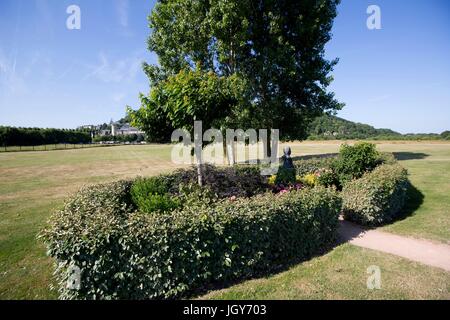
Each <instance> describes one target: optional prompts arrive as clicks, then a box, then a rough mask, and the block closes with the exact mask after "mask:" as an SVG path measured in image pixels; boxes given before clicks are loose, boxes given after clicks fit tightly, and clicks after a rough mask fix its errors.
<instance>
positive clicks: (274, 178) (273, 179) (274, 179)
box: [267, 175, 277, 186]
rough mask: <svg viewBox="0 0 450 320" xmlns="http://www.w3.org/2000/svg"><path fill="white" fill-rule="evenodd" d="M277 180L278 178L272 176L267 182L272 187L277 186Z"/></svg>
mask: <svg viewBox="0 0 450 320" xmlns="http://www.w3.org/2000/svg"><path fill="white" fill-rule="evenodd" d="M276 180H277V176H276V175H273V176H270V178H269V180H267V183H268V184H270V185H271V186H273V185H275V181H276Z"/></svg>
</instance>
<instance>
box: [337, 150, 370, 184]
mask: <svg viewBox="0 0 450 320" xmlns="http://www.w3.org/2000/svg"><path fill="white" fill-rule="evenodd" d="M378 164H379V154H378V152H377V150H376V146H375V145H374V144H373V143H368V142H358V143H356V144H355V145H353V146H350V145H347V144H343V145H342V146H341V149H340V151H339V156H338V157H337V158H336V159H335V160H334V161H333V163H332V169H333V171H334V172H335V173H336V174H337V177H338V179H339V182H340V185H341V186H344V185H345V183H347V182H348V181H350V180H352V179H354V178H360V177H361V176H362V175H363V174H364V173H365V172H367V171H371V170H373V169H374V168H375V167H376V166H377V165H378Z"/></svg>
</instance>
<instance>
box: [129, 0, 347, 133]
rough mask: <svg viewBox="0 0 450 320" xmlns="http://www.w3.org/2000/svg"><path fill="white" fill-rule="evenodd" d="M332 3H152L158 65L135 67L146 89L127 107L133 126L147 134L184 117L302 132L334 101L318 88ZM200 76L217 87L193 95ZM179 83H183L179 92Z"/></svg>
mask: <svg viewBox="0 0 450 320" xmlns="http://www.w3.org/2000/svg"><path fill="white" fill-rule="evenodd" d="M338 3H339V0H304V1H291V0H165V1H159V2H158V3H157V4H156V5H155V8H154V9H153V11H152V13H151V14H150V16H149V26H150V28H151V29H152V32H151V35H150V37H149V40H148V48H149V50H151V51H153V52H155V53H156V54H157V55H158V57H159V65H149V64H144V71H145V72H146V74H147V76H148V78H149V80H150V85H151V93H150V94H149V95H148V96H144V95H141V102H142V105H141V108H140V109H139V110H138V111H132V110H131V109H129V113H130V115H131V117H132V119H133V121H134V124H135V125H138V126H139V127H141V128H142V129H143V130H145V131H146V132H147V133H148V136H149V137H150V139H153V140H154V141H162V140H166V139H168V138H170V134H168V133H169V132H171V131H172V130H173V129H175V128H181V127H186V126H187V125H188V123H187V122H188V121H191V120H192V119H193V117H195V118H196V119H197V120H205V121H206V122H208V124H212V125H215V126H216V127H217V128H218V127H224V126H234V127H235V128H236V127H238V128H242V129H247V128H267V129H271V128H275V129H280V136H281V138H282V139H303V138H305V137H306V132H307V126H308V123H309V122H311V121H312V120H313V119H314V118H315V117H317V116H318V115H321V114H322V113H323V112H332V111H334V110H338V109H340V108H342V104H340V103H339V102H338V101H336V99H335V98H334V94H333V93H331V92H328V91H327V87H328V86H329V84H330V83H331V81H332V77H331V75H330V73H331V71H332V70H333V67H334V66H335V64H336V63H337V59H336V60H331V61H329V60H327V59H326V58H325V56H324V54H325V51H324V48H325V44H326V43H327V42H328V41H329V40H330V39H331V28H332V24H333V19H334V18H335V16H336V6H337V4H338ZM188 78H190V79H191V80H192V81H193V83H191V82H190V80H188ZM195 79H196V80H195ZM208 81H212V82H213V84H211V85H212V86H213V87H214V88H215V89H216V92H217V94H216V95H213V96H212V99H210V100H208V101H205V100H203V99H207V98H208V97H211V95H203V92H201V91H200V95H198V96H197V97H195V95H196V94H198V93H199V88H201V87H202V88H208V89H211V87H210V86H209V84H210V82H208ZM183 82H186V83H188V84H189V85H188V86H187V88H189V89H183V90H182V89H181V88H182V87H183V88H184V86H182V84H183ZM195 83H196V84H195ZM206 91H208V90H206ZM213 91H214V90H213ZM213 91H210V93H212V92H213ZM237 94H238V96H237ZM186 100H188V101H189V103H186ZM213 103H217V105H216V106H215V107H209V106H208V107H206V105H209V104H213ZM194 104H195V105H196V106H195V109H196V110H197V111H200V112H198V113H197V114H195V112H196V111H194V110H193V109H192V108H193V105H194ZM174 110H176V112H177V113H178V114H177V115H176V116H175V117H174V113H173V112H174ZM182 113H185V114H184V115H182ZM212 120H214V121H212Z"/></svg>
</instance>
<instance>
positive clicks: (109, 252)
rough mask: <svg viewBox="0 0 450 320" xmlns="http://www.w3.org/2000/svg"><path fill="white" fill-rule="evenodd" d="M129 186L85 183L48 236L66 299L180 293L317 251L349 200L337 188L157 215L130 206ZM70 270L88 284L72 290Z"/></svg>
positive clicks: (224, 202)
mask: <svg viewBox="0 0 450 320" xmlns="http://www.w3.org/2000/svg"><path fill="white" fill-rule="evenodd" d="M129 186H130V183H127V182H123V183H119V184H111V185H103V186H98V187H94V188H90V189H86V190H85V191H83V192H82V193H80V194H77V195H75V197H74V198H72V199H71V200H69V201H68V202H67V203H66V205H65V206H64V208H63V209H62V210H61V211H59V212H56V213H55V214H54V215H53V216H52V218H51V222H50V225H49V227H48V228H47V229H46V230H44V231H43V232H42V235H41V237H42V238H43V239H44V240H45V242H46V244H47V246H48V253H49V254H50V255H51V256H52V257H55V258H56V260H57V261H58V268H57V271H56V273H55V274H56V275H57V277H58V283H59V288H60V297H61V298H64V299H148V298H175V297H179V296H181V295H186V294H188V293H191V292H192V290H196V289H199V288H202V287H204V286H205V285H208V284H211V283H214V282H217V281H219V282H223V281H228V280H234V279H239V278H245V277H252V276H254V275H257V274H259V273H267V272H269V271H271V270H275V269H277V268H279V267H280V266H283V265H285V264H286V263H289V262H290V261H293V259H303V258H306V257H309V256H310V255H312V254H313V253H315V252H317V250H319V249H320V248H321V247H323V246H325V245H327V244H329V243H331V242H332V241H334V239H335V235H336V229H337V225H338V214H339V211H340V197H339V196H338V195H337V194H336V192H335V191H333V190H332V189H324V188H315V189H311V190H301V191H291V192H288V193H286V194H283V195H274V194H271V193H268V194H264V195H258V196H255V197H252V198H238V199H236V200H235V201H230V200H228V199H225V200H222V201H220V202H218V203H217V204H216V205H214V206H203V207H196V208H192V207H186V208H184V209H183V210H178V211H175V212H173V213H170V214H169V213H162V214H158V215H149V214H144V213H140V212H132V210H130V209H131V208H130V207H129V205H128V203H127V201H126V196H125V193H126V191H125V190H126V189H127V188H129ZM118 187H119V188H118ZM105 194H108V195H110V196H111V197H110V196H108V197H104V196H103V195H105ZM111 199H114V200H111ZM120 199H122V200H123V201H122V200H120ZM69 266H77V267H79V268H80V270H81V273H80V275H81V278H80V279H81V287H80V288H79V290H70V289H69V288H68V287H67V286H66V283H67V280H68V278H69V272H68V268H69Z"/></svg>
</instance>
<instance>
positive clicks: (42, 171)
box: [0, 142, 450, 299]
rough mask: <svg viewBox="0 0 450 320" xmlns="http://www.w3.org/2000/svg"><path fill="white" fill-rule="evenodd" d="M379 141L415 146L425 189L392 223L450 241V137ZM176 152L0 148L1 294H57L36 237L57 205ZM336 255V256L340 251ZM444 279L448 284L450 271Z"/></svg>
mask: <svg viewBox="0 0 450 320" xmlns="http://www.w3.org/2000/svg"><path fill="white" fill-rule="evenodd" d="M379 148H380V149H381V150H384V151H396V152H408V153H403V154H401V155H402V157H404V158H407V157H409V158H410V159H407V160H402V164H403V165H404V166H405V167H407V168H408V169H409V171H410V173H411V180H412V181H413V183H414V184H415V186H416V187H417V188H418V189H419V190H420V191H421V192H422V193H423V195H424V200H423V203H422V205H421V206H420V207H419V208H418V209H417V210H416V211H415V212H413V214H412V215H411V216H410V217H408V218H407V219H405V220H402V221H399V222H396V223H394V224H392V225H390V226H387V227H385V229H386V230H387V231H389V232H394V233H399V234H404V235H408V236H415V237H423V238H429V239H434V240H439V241H443V242H448V241H449V240H450V234H449V232H450V221H449V220H450V219H449V216H448V215H449V200H448V194H449V190H450V188H449V181H450V179H449V178H450V144H443V143H399V144H396V143H391V142H390V143H385V144H380V145H379ZM292 149H293V155H294V156H297V155H307V154H323V153H329V152H337V150H338V149H339V143H336V142H329V143H315V142H314V143H312V142H308V143H302V144H292ZM170 151H171V148H170V146H168V145H143V146H120V147H111V148H90V149H76V150H75V149H74V150H59V151H52V152H22V153H20V152H17V153H16V152H14V153H0V299H48V298H55V297H56V295H55V293H54V292H52V291H50V290H49V285H50V284H51V278H52V277H51V275H52V260H51V259H49V258H47V257H46V255H45V248H44V247H43V245H42V244H41V243H40V242H39V241H38V240H37V239H36V235H37V233H38V232H39V231H40V230H41V229H42V228H43V226H44V225H45V223H46V221H47V219H48V217H49V215H50V213H51V211H52V210H55V209H56V208H58V207H59V206H60V205H61V204H62V203H63V200H64V199H65V198H66V197H67V196H68V195H69V194H70V193H72V192H74V191H76V190H77V189H79V188H80V187H81V186H82V185H83V184H89V183H98V182H105V181H111V180H116V179H119V178H126V177H134V176H137V175H155V174H159V173H161V172H167V171H170V170H173V169H174V168H176V167H177V166H176V165H174V164H172V163H171V162H170ZM424 154H425V155H426V156H424ZM346 250H350V249H346ZM354 250H356V249H354ZM335 251H336V250H335ZM333 252H334V251H333ZM333 252H331V253H330V254H333ZM355 252H356V254H355V256H354V257H353V258H354V260H355V261H354V262H352V263H354V264H355V265H357V264H358V263H365V259H366V257H365V256H363V255H360V254H359V253H358V250H356V251H355ZM379 255H380V256H387V255H384V254H379ZM326 256H328V255H326ZM326 256H325V257H326ZM333 257H334V258H333V259H337V258H338V257H339V255H336V256H333ZM342 263H345V261H344V262H342ZM302 265H303V264H302ZM421 270H423V274H424V275H425V274H427V273H430V274H431V273H433V272H435V271H433V270H434V269H432V268H428V267H425V266H423V267H422V269H421ZM310 272H315V271H314V270H311V271H310ZM420 272H422V271H420ZM441 280H442V283H446V284H447V285H448V282H449V281H448V277H443V278H442V279H441ZM434 287H435V286H434V284H433V283H431V282H430V288H428V289H427V290H428V291H425V292H428V293H426V294H429V296H425V295H424V297H434V296H435V295H434V294H431V292H432V290H434V289H433V288H434ZM400 288H403V287H400ZM330 290H331V289H330ZM402 290H403V289H402ZM405 290H406V289H405ZM433 292H434V291H433ZM447 292H448V290H447ZM293 297H294V296H293ZM299 297H300V296H299ZM355 297H356V295H355ZM381 297H385V298H388V297H391V296H390V295H382V296H381Z"/></svg>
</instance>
